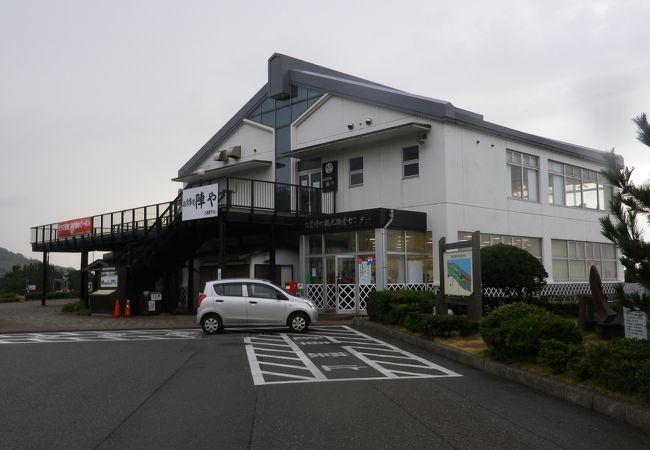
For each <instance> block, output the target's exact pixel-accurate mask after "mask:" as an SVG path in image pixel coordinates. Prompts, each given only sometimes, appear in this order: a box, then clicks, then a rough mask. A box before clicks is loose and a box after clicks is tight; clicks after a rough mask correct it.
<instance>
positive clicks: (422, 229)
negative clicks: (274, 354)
mask: <svg viewBox="0 0 650 450" xmlns="http://www.w3.org/2000/svg"><path fill="white" fill-rule="evenodd" d="M233 148H234V149H235V151H236V152H241V153H240V155H239V153H238V155H237V157H234V158H231V157H228V156H226V155H225V154H222V152H223V151H224V150H227V149H233ZM220 155H221V158H220ZM604 155H605V153H604V152H603V151H599V150H594V149H588V148H585V147H580V146H577V145H573V144H568V143H564V142H559V141H555V140H552V139H547V138H542V137H539V136H534V135H531V134H527V133H523V132H520V131H517V130H513V129H510V128H506V127H503V126H500V125H496V124H493V123H490V122H487V121H485V120H484V119H483V116H481V115H480V114H476V113H473V112H469V111H465V110H462V109H459V108H457V107H455V106H454V105H452V104H451V103H449V102H444V101H440V100H435V99H431V98H425V97H421V96H417V95H413V94H409V93H406V92H402V91H399V90H396V89H393V88H390V87H387V86H382V85H379V84H376V83H373V82H370V81H367V80H362V79H359V78H356V77H353V76H350V75H347V74H343V73H340V72H335V71H333V70H330V69H326V68H324V67H320V66H316V65H313V64H310V63H307V62H304V61H300V60H297V59H294V58H291V57H288V56H285V55H280V54H274V55H273V56H271V58H270V59H269V80H268V83H267V84H266V85H265V86H264V87H262V89H261V90H260V91H259V92H258V93H257V94H256V95H255V96H254V97H253V98H252V99H251V100H250V101H249V102H248V103H247V104H246V105H245V106H244V107H243V108H242V109H241V110H240V111H238V112H237V113H236V114H235V115H234V116H233V118H232V119H231V120H230V121H229V122H228V123H227V124H226V125H225V126H224V127H223V128H222V129H221V130H219V131H218V132H217V133H216V134H215V136H214V137H213V138H212V139H210V141H209V142H208V143H207V144H206V145H205V146H203V148H201V149H200V150H199V151H198V152H197V153H196V154H195V155H194V156H193V157H192V158H191V159H190V160H189V161H188V162H187V163H186V164H185V165H184V166H183V167H182V168H181V169H180V170H179V174H178V178H176V179H175V180H176V181H181V182H183V183H184V186H186V187H187V186H195V185H197V184H209V183H213V182H217V183H220V184H223V182H224V181H223V179H224V177H226V176H230V175H232V174H236V175H237V176H238V177H242V178H252V179H258V180H267V181H275V182H281V183H292V184H299V185H301V186H305V185H309V186H314V187H318V188H321V187H323V181H324V177H325V176H326V174H325V173H324V171H325V167H326V165H327V163H333V164H334V166H335V168H336V169H337V171H336V180H335V182H336V185H337V188H336V191H335V192H334V193H331V194H326V193H324V194H322V195H323V197H325V196H328V195H329V196H332V195H333V196H334V197H335V199H334V204H335V209H336V213H337V214H336V215H335V216H334V217H338V218H339V219H341V220H344V221H345V223H343V225H341V220H339V222H336V221H334V220H330V221H328V220H327V216H323V217H321V220H317V219H316V220H315V219H313V218H312V219H307V220H306V222H305V224H304V225H305V226H303V227H302V228H301V230H302V234H301V236H300V237H298V236H296V240H298V239H299V240H300V242H299V252H291V251H286V252H285V253H284V254H283V261H282V264H283V265H285V264H286V265H292V266H293V278H294V279H297V280H300V281H305V282H307V283H309V284H312V285H313V286H310V287H309V288H308V292H309V293H310V295H311V296H316V297H319V298H318V299H317V300H320V304H321V305H323V306H330V307H331V306H334V305H336V298H337V295H336V291H337V290H339V293H338V294H339V295H338V298H339V299H340V301H341V304H338V307H339V309H348V308H355V307H357V305H356V304H355V303H354V302H352V301H345V302H343V299H342V296H344V297H345V298H346V299H351V298H352V297H354V293H356V295H357V296H361V297H365V295H364V294H365V292H367V291H368V290H369V289H373V288H378V289H386V288H392V287H395V286H400V285H423V284H427V283H435V284H437V283H438V279H437V278H438V275H437V274H438V270H437V261H436V259H437V258H432V257H431V256H432V254H434V255H436V254H437V244H436V243H437V241H438V239H439V238H441V237H446V238H447V241H455V240H461V239H466V238H467V237H468V235H469V233H471V232H473V231H475V230H480V232H481V239H482V243H484V244H485V245H489V244H493V243H497V242H504V243H507V244H511V245H516V246H519V247H522V248H524V249H526V250H528V251H529V252H530V253H532V254H533V255H534V256H536V257H538V258H540V260H541V261H542V262H543V264H544V266H545V268H546V270H547V272H548V274H549V282H550V283H553V284H554V285H556V290H557V287H558V286H559V284H560V283H562V284H564V287H566V283H570V284H571V285H575V284H576V283H586V282H587V280H588V275H589V267H590V266H591V265H592V264H596V265H597V266H598V267H599V269H600V272H601V274H602V278H603V280H604V281H610V282H613V281H617V280H622V278H623V272H622V268H621V266H620V264H619V263H618V262H617V256H616V251H615V248H614V246H613V245H612V244H611V243H610V242H609V241H607V240H606V239H605V238H604V237H603V236H602V235H601V233H600V224H599V222H598V219H599V218H600V217H602V216H603V215H605V214H606V209H607V205H608V200H609V198H610V197H611V193H612V188H611V187H610V186H607V185H606V183H605V181H604V179H603V178H602V177H601V175H600V174H599V172H600V170H601V169H603V168H604ZM222 160H223V161H222ZM279 200H280V199H279V197H276V202H277V201H279ZM285 201H287V202H289V201H290V202H294V204H295V203H296V202H300V201H301V200H300V199H299V198H293V199H288V198H287V199H285ZM375 208H385V209H387V210H388V212H387V214H384V216H385V217H383V218H382V219H377V220H368V221H367V223H368V226H369V228H368V227H363V226H361V225H359V224H358V223H357V222H358V220H359V218H360V217H361V216H362V214H361V213H358V211H364V210H368V209H375ZM407 211H412V212H419V213H422V216H419V217H418V216H415V217H412V216H409V217H402V216H400V217H399V219H400V223H399V226H396V225H395V223H394V222H392V223H391V224H390V225H389V226H388V228H385V227H386V222H390V220H391V214H394V215H398V214H401V213H402V212H407ZM360 214H361V215H360ZM377 214H379V213H377ZM423 220H424V221H423ZM350 221H352V222H354V223H348V222H350ZM410 221H412V222H410ZM434 246H435V247H436V248H435V249H434ZM369 259H370V263H369V264H368V260H369ZM251 264H253V262H252V260H251ZM251 270H252V269H251ZM251 274H252V275H254V273H251ZM283 281H285V280H283ZM337 282H338V283H337ZM341 284H344V285H346V287H345V288H344V287H343V286H341ZM359 285H360V286H359ZM369 285H371V286H369ZM417 287H419V286H417ZM584 287H585V286H582V287H581V288H582V289H584ZM573 289H576V287H575V286H573ZM551 290H552V289H551ZM324 292H329V295H327V294H325V296H324V297H322V298H321V295H323V293H324ZM328 299H329V303H328ZM361 301H362V303H361V305H360V306H359V307H361V309H363V307H364V303H363V298H361ZM343 303H345V304H343Z"/></svg>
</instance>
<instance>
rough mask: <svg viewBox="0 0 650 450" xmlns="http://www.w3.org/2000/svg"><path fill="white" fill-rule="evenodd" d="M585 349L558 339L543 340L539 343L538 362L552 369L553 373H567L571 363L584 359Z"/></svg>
mask: <svg viewBox="0 0 650 450" xmlns="http://www.w3.org/2000/svg"><path fill="white" fill-rule="evenodd" d="M583 353H584V347H583V346H582V345H580V344H567V343H566V342H562V341H558V340H557V339H543V340H540V342H539V356H538V357H537V360H538V361H539V362H540V363H542V364H545V365H547V366H548V367H550V368H551V370H552V371H553V373H556V374H559V373H564V372H566V371H567V367H568V365H569V363H570V362H572V361H575V360H576V359H579V358H581V357H582V355H583Z"/></svg>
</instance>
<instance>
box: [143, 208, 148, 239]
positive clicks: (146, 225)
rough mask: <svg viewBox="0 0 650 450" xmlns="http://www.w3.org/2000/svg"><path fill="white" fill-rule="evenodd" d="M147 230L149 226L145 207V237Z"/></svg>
mask: <svg viewBox="0 0 650 450" xmlns="http://www.w3.org/2000/svg"><path fill="white" fill-rule="evenodd" d="M148 228H149V226H148V224H147V207H146V206H145V207H144V234H145V235H146V234H147V231H149V230H148Z"/></svg>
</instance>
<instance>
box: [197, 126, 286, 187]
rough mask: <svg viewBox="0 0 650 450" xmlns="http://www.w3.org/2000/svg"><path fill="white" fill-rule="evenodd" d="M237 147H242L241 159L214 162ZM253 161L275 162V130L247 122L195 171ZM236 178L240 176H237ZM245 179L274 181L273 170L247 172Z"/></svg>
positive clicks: (236, 129) (229, 136) (264, 169)
mask: <svg viewBox="0 0 650 450" xmlns="http://www.w3.org/2000/svg"><path fill="white" fill-rule="evenodd" d="M237 145H239V146H241V158H240V159H231V158H229V160H228V161H227V162H222V161H215V160H214V158H215V156H217V155H218V154H219V152H220V151H221V150H225V149H227V148H230V147H234V146H237ZM253 159H259V160H265V161H273V162H275V139H274V130H273V128H269V127H267V126H264V125H262V124H257V123H255V122H251V121H248V120H246V121H245V122H243V123H241V124H240V125H239V126H238V127H237V128H235V130H234V131H233V132H232V133H231V134H230V135H228V137H226V138H225V139H224V140H223V141H222V142H221V143H220V144H219V146H218V147H217V149H216V150H215V151H214V152H212V153H210V154H209V155H208V156H207V157H206V158H205V159H204V160H203V161H201V163H200V164H199V165H197V166H196V168H195V170H194V171H195V172H196V170H199V169H203V170H206V171H207V170H211V169H218V168H221V167H228V166H234V165H236V164H240V163H242V162H244V161H250V160H253ZM234 176H240V175H239V174H235V175H234ZM245 177H246V178H255V179H259V180H266V181H273V177H274V174H273V170H272V168H263V169H256V170H255V171H252V172H247V173H246V174H245Z"/></svg>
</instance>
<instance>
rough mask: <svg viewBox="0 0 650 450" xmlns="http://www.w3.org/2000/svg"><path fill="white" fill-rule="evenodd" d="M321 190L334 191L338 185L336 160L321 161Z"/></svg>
mask: <svg viewBox="0 0 650 450" xmlns="http://www.w3.org/2000/svg"><path fill="white" fill-rule="evenodd" d="M321 176H322V183H323V185H322V186H323V188H322V189H323V192H336V190H337V187H338V178H339V175H338V162H337V161H327V162H324V163H323V170H322V175H321Z"/></svg>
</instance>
